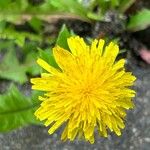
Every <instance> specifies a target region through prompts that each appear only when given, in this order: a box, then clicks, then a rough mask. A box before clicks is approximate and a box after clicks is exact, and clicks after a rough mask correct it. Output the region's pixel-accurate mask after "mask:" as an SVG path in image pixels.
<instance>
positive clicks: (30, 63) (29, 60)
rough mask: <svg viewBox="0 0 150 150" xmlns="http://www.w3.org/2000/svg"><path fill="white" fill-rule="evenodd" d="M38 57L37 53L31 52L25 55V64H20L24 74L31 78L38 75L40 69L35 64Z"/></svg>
mask: <svg viewBox="0 0 150 150" xmlns="http://www.w3.org/2000/svg"><path fill="white" fill-rule="evenodd" d="M37 57H38V53H37V52H34V51H31V52H30V53H28V54H27V56H26V59H25V62H24V63H23V64H22V66H24V67H25V68H26V69H25V70H26V72H27V73H29V74H30V75H32V76H36V75H39V74H40V67H39V66H38V64H37V63H36V60H37Z"/></svg>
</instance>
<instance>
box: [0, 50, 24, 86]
mask: <svg viewBox="0 0 150 150" xmlns="http://www.w3.org/2000/svg"><path fill="white" fill-rule="evenodd" d="M0 78H3V79H8V80H13V81H15V82H19V83H24V82H26V81H27V76H26V68H25V67H23V66H21V65H20V64H19V61H18V59H17V57H16V53H15V51H14V50H9V51H8V52H7V53H6V54H5V56H4V58H3V60H2V62H1V63H0Z"/></svg>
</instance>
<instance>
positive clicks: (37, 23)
mask: <svg viewBox="0 0 150 150" xmlns="http://www.w3.org/2000/svg"><path fill="white" fill-rule="evenodd" d="M29 24H30V26H31V27H32V28H33V29H34V30H35V31H37V32H39V31H40V30H41V29H42V21H41V20H40V19H38V18H37V17H33V18H32V19H31V20H30V21H29Z"/></svg>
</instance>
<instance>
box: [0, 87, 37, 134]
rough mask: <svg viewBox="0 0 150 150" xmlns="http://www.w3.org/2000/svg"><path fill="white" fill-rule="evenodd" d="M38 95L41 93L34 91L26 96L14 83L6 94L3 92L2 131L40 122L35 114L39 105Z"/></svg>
mask: <svg viewBox="0 0 150 150" xmlns="http://www.w3.org/2000/svg"><path fill="white" fill-rule="evenodd" d="M38 95H39V93H37V92H33V93H32V95H31V97H26V96H25V95H23V94H22V93H21V92H20V91H19V90H18V89H17V88H16V87H15V86H14V85H12V86H11V87H10V89H8V92H7V93H6V94H1V95H0V131H1V132H6V131H10V130H12V129H15V128H18V127H20V126H25V125H27V124H40V123H39V122H38V121H37V120H36V118H35V116H34V111H35V110H36V109H37V106H38V105H39V102H38V100H37V99H38Z"/></svg>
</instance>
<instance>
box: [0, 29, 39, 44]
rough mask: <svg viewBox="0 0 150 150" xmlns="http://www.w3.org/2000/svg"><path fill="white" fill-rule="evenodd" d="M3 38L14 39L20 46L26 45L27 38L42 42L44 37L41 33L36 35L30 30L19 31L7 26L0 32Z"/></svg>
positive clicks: (0, 36)
mask: <svg viewBox="0 0 150 150" xmlns="http://www.w3.org/2000/svg"><path fill="white" fill-rule="evenodd" d="M0 38H1V39H8V40H14V41H15V43H16V44H17V45H19V46H20V47H23V46H24V43H25V38H28V39H30V40H32V41H38V42H40V41H41V39H42V37H41V36H40V35H35V34H32V33H29V32H18V31H15V30H14V29H11V28H7V29H5V30H3V31H1V32H0Z"/></svg>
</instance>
